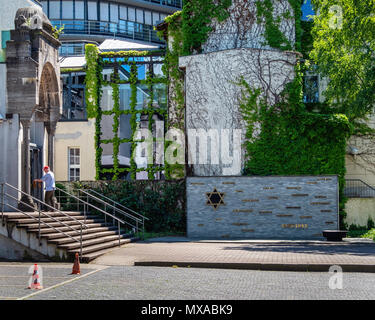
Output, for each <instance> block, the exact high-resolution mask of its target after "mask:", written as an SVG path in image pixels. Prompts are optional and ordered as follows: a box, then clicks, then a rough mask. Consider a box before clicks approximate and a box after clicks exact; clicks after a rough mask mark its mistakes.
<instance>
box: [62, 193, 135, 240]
mask: <svg viewBox="0 0 375 320" xmlns="http://www.w3.org/2000/svg"><path fill="white" fill-rule="evenodd" d="M56 190H58V191H59V192H64V193H65V194H67V195H68V196H69V197H71V198H73V199H76V200H78V204H79V202H81V203H82V204H83V205H84V215H85V217H86V206H88V207H91V208H93V209H95V210H97V211H99V212H101V213H103V214H104V215H105V216H104V217H105V218H106V216H110V217H111V218H112V219H114V220H117V224H118V236H119V245H121V228H120V223H121V224H123V225H126V224H127V225H130V226H131V227H135V226H134V225H132V224H130V223H129V222H126V221H123V220H121V219H120V218H118V217H116V216H114V215H112V214H110V213H108V212H106V211H104V210H102V209H100V208H98V207H97V206H95V205H93V204H91V203H89V202H86V201H84V200H82V199H80V198H79V197H76V196H75V195H73V194H70V193H69V192H67V191H65V190H62V189H61V188H58V187H56ZM105 221H106V220H105Z"/></svg>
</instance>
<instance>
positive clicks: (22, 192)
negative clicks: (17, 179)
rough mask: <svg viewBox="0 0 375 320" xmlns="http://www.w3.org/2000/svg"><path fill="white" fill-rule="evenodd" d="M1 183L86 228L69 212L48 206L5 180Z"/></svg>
mask: <svg viewBox="0 0 375 320" xmlns="http://www.w3.org/2000/svg"><path fill="white" fill-rule="evenodd" d="M3 184H4V185H5V186H7V187H10V188H12V189H13V190H16V191H17V192H19V193H21V194H23V195H26V196H28V197H30V198H31V199H33V200H34V201H36V202H38V203H39V204H42V205H44V206H46V207H48V208H49V209H52V210H54V211H57V212H58V213H61V214H62V215H64V216H66V217H69V218H70V219H72V220H74V221H76V222H78V223H79V224H81V225H82V226H83V227H85V228H86V229H87V226H86V225H85V224H84V223H82V222H81V221H79V220H77V219H76V218H74V217H72V216H70V215H69V214H66V213H64V212H63V211H61V210H59V209H56V208H54V207H52V206H50V205H49V204H47V203H45V202H43V201H42V200H40V199H38V198H35V197H33V196H32V195H30V194H27V193H26V192H24V191H22V190H19V189H17V188H16V187H14V186H12V185H11V184H9V183H7V182H4V183H3Z"/></svg>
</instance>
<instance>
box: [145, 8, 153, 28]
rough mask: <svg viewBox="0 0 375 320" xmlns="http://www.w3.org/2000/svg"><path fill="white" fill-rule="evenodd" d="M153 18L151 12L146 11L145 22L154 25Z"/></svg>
mask: <svg viewBox="0 0 375 320" xmlns="http://www.w3.org/2000/svg"><path fill="white" fill-rule="evenodd" d="M151 20H152V18H151V12H150V11H145V24H149V25H152V21H151Z"/></svg>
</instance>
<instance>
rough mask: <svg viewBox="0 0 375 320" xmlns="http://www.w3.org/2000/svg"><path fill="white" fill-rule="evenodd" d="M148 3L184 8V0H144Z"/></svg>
mask: <svg viewBox="0 0 375 320" xmlns="http://www.w3.org/2000/svg"><path fill="white" fill-rule="evenodd" d="M143 1H147V2H152V3H157V4H161V5H163V6H168V7H175V8H182V0H143Z"/></svg>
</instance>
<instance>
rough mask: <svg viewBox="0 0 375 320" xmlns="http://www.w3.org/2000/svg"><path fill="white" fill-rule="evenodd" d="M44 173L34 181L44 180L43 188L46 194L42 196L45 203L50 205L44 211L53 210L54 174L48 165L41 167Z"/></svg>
mask: <svg viewBox="0 0 375 320" xmlns="http://www.w3.org/2000/svg"><path fill="white" fill-rule="evenodd" d="M43 171H44V173H45V175H44V176H43V177H42V179H35V180H34V181H36V182H44V183H45V190H46V194H45V196H44V202H45V203H47V204H48V205H49V206H51V207H52V208H51V207H47V208H46V211H54V209H53V208H55V201H54V200H55V188H56V186H55V175H54V174H53V172H52V171H50V169H49V167H48V166H45V167H44V168H43Z"/></svg>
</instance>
